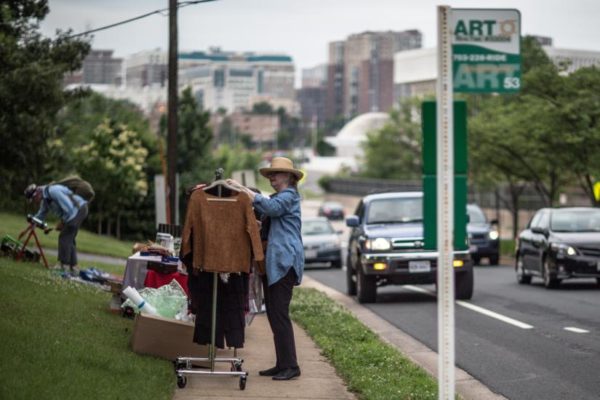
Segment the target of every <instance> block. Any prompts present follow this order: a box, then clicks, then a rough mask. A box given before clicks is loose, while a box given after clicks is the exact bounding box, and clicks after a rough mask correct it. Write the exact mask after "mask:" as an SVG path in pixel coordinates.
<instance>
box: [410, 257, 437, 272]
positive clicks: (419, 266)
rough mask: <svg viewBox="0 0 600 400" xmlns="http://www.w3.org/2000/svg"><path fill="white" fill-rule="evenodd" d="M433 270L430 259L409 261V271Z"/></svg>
mask: <svg viewBox="0 0 600 400" xmlns="http://www.w3.org/2000/svg"><path fill="white" fill-rule="evenodd" d="M429 271H431V265H430V264H429V261H427V260H425V261H409V262H408V272H411V273H412V272H429Z"/></svg>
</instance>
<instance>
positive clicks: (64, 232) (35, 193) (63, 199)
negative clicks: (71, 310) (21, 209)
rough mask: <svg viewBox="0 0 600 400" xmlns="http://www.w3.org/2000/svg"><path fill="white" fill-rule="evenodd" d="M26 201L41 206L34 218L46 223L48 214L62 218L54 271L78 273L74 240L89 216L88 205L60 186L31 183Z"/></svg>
mask: <svg viewBox="0 0 600 400" xmlns="http://www.w3.org/2000/svg"><path fill="white" fill-rule="evenodd" d="M25 198H27V200H28V201H29V202H33V203H35V204H36V205H39V210H38V212H37V213H36V214H35V216H34V217H35V218H38V219H40V220H42V221H43V220H44V219H45V218H46V214H47V213H48V211H51V212H52V213H53V214H55V215H56V216H57V217H58V218H60V222H59V223H58V225H57V226H56V230H58V231H60V234H59V235H58V264H57V265H56V266H55V268H56V269H62V270H64V271H65V272H70V273H77V249H76V244H75V237H76V236H77V233H78V232H79V227H80V226H81V224H82V223H83V221H84V220H85V218H86V217H87V215H88V203H87V201H86V200H85V199H83V198H82V197H81V196H79V195H77V194H75V193H73V192H72V191H71V190H70V189H69V188H68V187H66V186H64V185H60V184H52V185H44V186H37V185H36V184H34V183H32V184H31V185H29V186H27V188H26V189H25Z"/></svg>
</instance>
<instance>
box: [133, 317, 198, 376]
mask: <svg viewBox="0 0 600 400" xmlns="http://www.w3.org/2000/svg"><path fill="white" fill-rule="evenodd" d="M193 338H194V324H193V323H191V322H183V321H177V320H174V319H169V318H163V317H158V316H152V315H144V314H137V315H136V317H135V321H134V323H133V335H132V337H131V347H132V349H133V351H134V352H136V353H139V354H149V355H153V356H157V357H160V358H165V359H167V360H171V361H175V359H176V358H177V357H208V346H203V345H199V344H196V343H194V342H193ZM193 365H195V366H198V367H206V368H210V363H209V362H208V361H206V362H204V361H196V362H194V363H193Z"/></svg>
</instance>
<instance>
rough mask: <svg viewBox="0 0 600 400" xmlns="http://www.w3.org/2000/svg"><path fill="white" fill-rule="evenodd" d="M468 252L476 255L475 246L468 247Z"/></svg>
mask: <svg viewBox="0 0 600 400" xmlns="http://www.w3.org/2000/svg"><path fill="white" fill-rule="evenodd" d="M469 252H471V253H477V246H475V245H473V244H472V245H470V246H469Z"/></svg>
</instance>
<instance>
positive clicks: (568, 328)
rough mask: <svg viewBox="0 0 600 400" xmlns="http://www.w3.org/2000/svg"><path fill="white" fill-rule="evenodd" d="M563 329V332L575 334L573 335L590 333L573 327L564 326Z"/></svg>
mask: <svg viewBox="0 0 600 400" xmlns="http://www.w3.org/2000/svg"><path fill="white" fill-rule="evenodd" d="M563 329H564V330H565V331H570V332H575V333H590V331H588V330H585V329H581V328H575V327H574V326H566V327H564V328H563Z"/></svg>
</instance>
